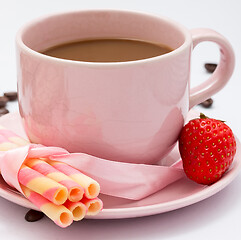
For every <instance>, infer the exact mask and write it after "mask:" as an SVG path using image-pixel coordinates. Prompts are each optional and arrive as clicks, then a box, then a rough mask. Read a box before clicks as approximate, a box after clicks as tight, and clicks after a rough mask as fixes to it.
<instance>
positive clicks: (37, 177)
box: [18, 164, 68, 205]
mask: <svg viewBox="0 0 241 240" xmlns="http://www.w3.org/2000/svg"><path fill="white" fill-rule="evenodd" d="M18 180H19V182H20V183H21V184H22V185H23V186H25V187H27V188H29V189H30V190H32V191H34V192H36V193H39V194H40V195H42V196H43V197H45V198H47V199H48V200H49V201H51V202H53V203H54V204H56V205H60V204H63V203H64V202H65V201H66V200H67V198H68V190H67V188H66V187H64V186H63V185H61V184H59V183H57V182H55V181H54V180H52V179H50V178H47V177H45V176H44V175H42V174H41V173H39V172H37V171H35V170H33V169H31V168H29V167H27V166H26V165H24V164H23V165H22V167H21V169H20V170H19V173H18Z"/></svg>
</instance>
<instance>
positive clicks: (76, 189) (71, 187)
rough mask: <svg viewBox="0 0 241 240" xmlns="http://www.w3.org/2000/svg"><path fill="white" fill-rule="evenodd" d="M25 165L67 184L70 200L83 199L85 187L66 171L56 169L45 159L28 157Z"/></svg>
mask: <svg viewBox="0 0 241 240" xmlns="http://www.w3.org/2000/svg"><path fill="white" fill-rule="evenodd" d="M25 165H27V166H28V167H30V168H31V169H34V170H35V171H37V172H39V173H41V174H43V175H44V176H46V177H48V178H50V179H52V180H54V181H56V182H58V183H60V184H61V185H63V186H65V187H66V188H67V190H68V199H69V200H70V201H72V202H78V201H80V200H81V199H82V197H83V195H84V188H83V187H81V186H80V185H79V184H78V183H76V182H75V181H73V180H72V179H71V178H70V177H68V176H66V175H65V174H64V173H62V172H60V171H58V170H56V169H55V168H54V167H52V166H51V165H49V164H48V163H47V162H45V161H44V160H41V159H28V161H26V162H25Z"/></svg>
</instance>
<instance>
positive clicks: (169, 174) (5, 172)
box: [0, 144, 184, 200]
mask: <svg viewBox="0 0 241 240" xmlns="http://www.w3.org/2000/svg"><path fill="white" fill-rule="evenodd" d="M41 157H42V158H44V157H48V158H50V159H52V160H56V161H60V162H65V163H68V164H69V165H71V166H73V167H74V168H77V169H79V170H80V171H81V172H83V173H85V174H86V175H88V176H90V177H92V178H93V179H95V180H96V181H98V182H99V184H100V186H101V193H104V194H107V195H110V196H115V197H122V198H127V199H132V200H139V199H141V198H144V197H146V196H148V195H150V194H153V193H155V192H157V191H159V190H160V189H162V188H164V187H165V186H167V185H169V184H171V183H173V182H175V181H177V180H178V179H180V178H181V177H183V176H184V172H183V170H182V169H180V168H179V167H178V164H177V165H176V167H174V166H171V167H167V166H157V165H145V164H132V163H122V162H114V161H109V160H105V159H101V158H97V157H94V156H91V155H88V154H83V153H69V152H68V151H66V150H64V149H63V148H58V147H45V146H42V145H36V144H31V145H28V146H24V147H19V148H17V149H13V150H9V151H7V152H1V154H0V169H1V174H2V176H3V178H4V180H5V181H6V182H7V183H8V184H9V185H11V186H13V187H15V188H16V189H17V190H18V191H20V192H22V190H21V187H20V185H19V182H18V172H19V169H20V167H21V165H22V164H23V162H24V161H25V159H26V158H41Z"/></svg>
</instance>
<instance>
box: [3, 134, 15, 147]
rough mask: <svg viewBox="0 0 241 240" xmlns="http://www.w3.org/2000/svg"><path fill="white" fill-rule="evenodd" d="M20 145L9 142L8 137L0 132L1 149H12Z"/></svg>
mask: <svg viewBox="0 0 241 240" xmlns="http://www.w3.org/2000/svg"><path fill="white" fill-rule="evenodd" d="M17 147H18V145H17V144H15V143H12V142H9V141H8V139H7V138H6V137H4V136H2V135H1V134H0V151H8V150H10V149H14V148H17Z"/></svg>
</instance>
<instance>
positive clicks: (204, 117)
mask: <svg viewBox="0 0 241 240" xmlns="http://www.w3.org/2000/svg"><path fill="white" fill-rule="evenodd" d="M200 118H201V119H206V118H209V117H207V116H206V115H205V114H203V113H200ZM218 121H220V122H223V123H224V122H226V121H223V120H218Z"/></svg>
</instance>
